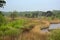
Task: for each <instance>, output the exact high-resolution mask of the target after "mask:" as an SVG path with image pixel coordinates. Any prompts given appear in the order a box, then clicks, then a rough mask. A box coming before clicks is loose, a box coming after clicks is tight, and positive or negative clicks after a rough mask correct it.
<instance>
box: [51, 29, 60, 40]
mask: <svg viewBox="0 0 60 40" xmlns="http://www.w3.org/2000/svg"><path fill="white" fill-rule="evenodd" d="M50 40H60V29H59V30H58V29H57V30H53V31H51V35H50Z"/></svg>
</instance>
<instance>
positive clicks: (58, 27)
mask: <svg viewBox="0 0 60 40" xmlns="http://www.w3.org/2000/svg"><path fill="white" fill-rule="evenodd" d="M49 29H60V23H59V24H50V26H49Z"/></svg>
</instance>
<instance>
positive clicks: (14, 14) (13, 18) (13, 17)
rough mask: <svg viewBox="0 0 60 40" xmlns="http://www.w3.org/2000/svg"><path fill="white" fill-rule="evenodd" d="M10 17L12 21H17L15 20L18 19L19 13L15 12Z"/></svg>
mask: <svg viewBox="0 0 60 40" xmlns="http://www.w3.org/2000/svg"><path fill="white" fill-rule="evenodd" d="M10 17H11V18H12V20H15V18H16V17H17V12H16V11H14V12H13V13H11V14H10Z"/></svg>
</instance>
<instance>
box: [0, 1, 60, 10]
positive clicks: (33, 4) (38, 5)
mask: <svg viewBox="0 0 60 40" xmlns="http://www.w3.org/2000/svg"><path fill="white" fill-rule="evenodd" d="M0 10H2V11H47V10H60V0H6V5H5V7H4V8H0Z"/></svg>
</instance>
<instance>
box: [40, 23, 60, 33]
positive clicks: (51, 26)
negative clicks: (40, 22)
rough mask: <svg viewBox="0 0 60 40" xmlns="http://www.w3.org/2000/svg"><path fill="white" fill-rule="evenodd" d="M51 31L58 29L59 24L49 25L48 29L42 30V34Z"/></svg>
mask: <svg viewBox="0 0 60 40" xmlns="http://www.w3.org/2000/svg"><path fill="white" fill-rule="evenodd" d="M51 29H60V23H59V24H50V26H49V28H45V29H42V30H41V31H42V32H48V31H49V30H51Z"/></svg>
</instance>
